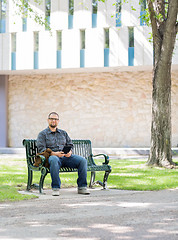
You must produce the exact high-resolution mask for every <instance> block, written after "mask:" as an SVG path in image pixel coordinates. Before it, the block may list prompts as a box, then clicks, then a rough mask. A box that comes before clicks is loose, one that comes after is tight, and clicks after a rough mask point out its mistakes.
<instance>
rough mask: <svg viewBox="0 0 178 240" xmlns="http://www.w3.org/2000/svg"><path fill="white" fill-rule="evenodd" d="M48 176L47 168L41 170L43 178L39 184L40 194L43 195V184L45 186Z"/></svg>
mask: <svg viewBox="0 0 178 240" xmlns="http://www.w3.org/2000/svg"><path fill="white" fill-rule="evenodd" d="M47 174H48V172H47V170H46V168H45V167H43V168H42V169H41V178H40V183H39V192H40V193H43V184H44V179H45V177H46V175H47Z"/></svg>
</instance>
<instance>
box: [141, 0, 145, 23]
mask: <svg viewBox="0 0 178 240" xmlns="http://www.w3.org/2000/svg"><path fill="white" fill-rule="evenodd" d="M145 13H146V0H140V25H141V26H144V25H145V19H144V18H145Z"/></svg>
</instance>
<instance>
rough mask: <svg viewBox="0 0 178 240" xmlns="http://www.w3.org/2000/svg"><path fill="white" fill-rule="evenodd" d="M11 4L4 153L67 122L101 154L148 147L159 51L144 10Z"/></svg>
mask: <svg viewBox="0 0 178 240" xmlns="http://www.w3.org/2000/svg"><path fill="white" fill-rule="evenodd" d="M24 3H25V4H29V6H31V7H32V8H33V9H34V10H35V12H36V13H37V16H38V17H40V16H42V17H45V19H46V21H47V23H48V24H49V26H50V28H51V30H49V29H48V28H47V27H45V26H43V25H39V24H37V23H36V22H35V21H34V16H32V15H33V14H34V13H30V12H29V11H27V8H26V5H24V6H23V13H20V14H18V12H19V11H18V7H17V6H16V5H15V4H14V2H13V0H9V1H4V0H1V1H0V4H1V8H0V11H1V13H0V94H1V95H0V98H1V101H0V123H1V124H0V131H1V134H0V147H3V146H10V147H21V145H22V140H23V138H36V137H37V134H38V132H39V131H40V130H41V129H42V128H44V127H46V125H47V122H46V118H47V115H48V113H49V112H51V111H57V112H59V115H60V116H61V122H60V124H61V125H60V127H61V128H63V129H65V130H67V131H68V132H69V135H70V136H71V138H73V139H74V138H75V139H76V138H82V139H84V138H85V139H88V138H89V139H91V140H92V142H93V145H94V146H95V147H127V146H128V147H134V146H139V147H147V146H149V144H150V131H151V127H150V126H151V92H152V65H153V47H152V42H151V40H150V36H151V34H150V33H151V29H150V28H149V27H147V26H146V25H145V22H144V18H143V14H144V12H145V9H146V3H145V4H144V3H143V4H142V5H139V0H137V1H134V3H131V1H129V3H122V1H121V0H117V1H116V0H107V1H105V3H103V2H100V1H97V0H43V1H42V3H41V4H40V5H38V4H37V3H35V1H32V0H29V1H28V0H26V1H24ZM133 8H134V9H135V11H134V10H132V9H133ZM177 47H178V43H176V47H175V51H174V56H173V68H172V82H173V86H172V89H173V90H172V103H173V104H172V108H173V110H172V111H173V116H172V123H173V145H174V146H176V145H177V143H178V127H177V126H178V124H177V119H178V116H177V112H178V111H177V110H178V105H177V102H178V101H177V100H178V91H177V90H178V48H177Z"/></svg>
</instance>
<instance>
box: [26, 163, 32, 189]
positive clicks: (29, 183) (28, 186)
mask: <svg viewBox="0 0 178 240" xmlns="http://www.w3.org/2000/svg"><path fill="white" fill-rule="evenodd" d="M32 179H33V171H32V170H31V169H30V168H29V167H28V181H27V191H30V189H31V185H32Z"/></svg>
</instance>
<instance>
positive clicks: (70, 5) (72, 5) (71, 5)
mask: <svg viewBox="0 0 178 240" xmlns="http://www.w3.org/2000/svg"><path fill="white" fill-rule="evenodd" d="M69 15H74V0H69Z"/></svg>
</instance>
